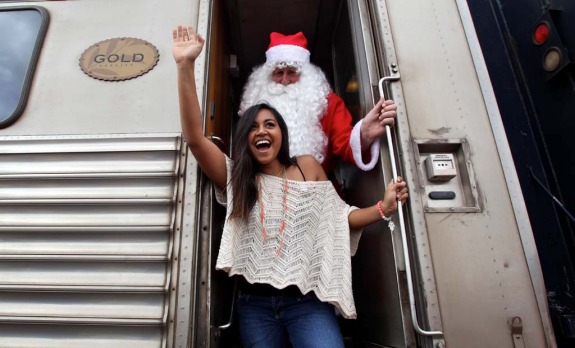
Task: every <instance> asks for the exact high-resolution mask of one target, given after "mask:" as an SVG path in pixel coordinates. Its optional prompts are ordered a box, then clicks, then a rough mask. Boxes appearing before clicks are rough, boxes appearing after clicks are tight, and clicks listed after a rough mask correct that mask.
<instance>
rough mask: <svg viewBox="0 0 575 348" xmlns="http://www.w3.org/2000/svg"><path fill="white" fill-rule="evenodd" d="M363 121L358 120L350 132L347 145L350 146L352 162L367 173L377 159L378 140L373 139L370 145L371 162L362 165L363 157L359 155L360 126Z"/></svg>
mask: <svg viewBox="0 0 575 348" xmlns="http://www.w3.org/2000/svg"><path fill="white" fill-rule="evenodd" d="M362 122H363V120H360V121H359V122H358V123H357V124H356V125H355V126H354V127H353V130H352V131H351V136H350V137H349V145H350V146H351V151H352V154H353V160H354V161H355V165H356V166H357V167H358V168H359V169H361V170H363V171H368V170H372V169H373V167H375V164H376V163H377V160H378V159H379V138H378V139H375V141H374V142H373V143H372V144H371V148H370V153H371V161H369V163H364V161H363V157H362V155H361V132H360V129H361V124H362Z"/></svg>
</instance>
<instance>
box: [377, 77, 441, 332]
mask: <svg viewBox="0 0 575 348" xmlns="http://www.w3.org/2000/svg"><path fill="white" fill-rule="evenodd" d="M399 78H400V75H399V73H394V74H393V75H391V76H386V77H383V78H381V79H380V80H379V83H378V87H379V95H380V97H385V98H386V99H389V98H387V97H386V95H385V91H384V89H383V84H384V83H388V82H392V81H398V80H399ZM385 134H386V136H387V147H388V148H389V159H390V161H391V171H392V173H393V182H397V168H396V165H395V153H394V151H393V141H392V139H391V128H390V127H389V126H388V125H386V126H385ZM397 206H398V208H397V215H398V217H399V227H400V230H401V245H402V247H403V259H404V262H405V273H406V278H407V290H408V293H409V306H410V308H411V321H412V322H413V327H414V328H415V331H416V332H417V333H419V334H420V335H424V336H443V332H441V331H427V330H423V329H422V328H421V327H420V326H419V322H418V320H417V312H416V309H415V295H414V291H413V280H412V278H411V264H410V261H409V248H408V246H407V234H406V232H405V222H404V219H403V209H402V206H401V201H400V200H399V199H398V200H397Z"/></svg>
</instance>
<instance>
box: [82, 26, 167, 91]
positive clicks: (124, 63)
mask: <svg viewBox="0 0 575 348" xmlns="http://www.w3.org/2000/svg"><path fill="white" fill-rule="evenodd" d="M159 58H160V54H159V53H158V50H157V49H156V47H154V45H152V44H151V43H149V42H147V41H144V40H142V39H135V38H131V37H122V38H114V39H108V40H104V41H100V42H98V43H96V44H94V45H92V46H90V47H89V48H88V49H87V50H85V51H84V53H82V55H81V56H80V67H81V68H82V70H83V71H84V72H85V73H86V74H87V75H89V76H91V77H93V78H95V79H98V80H105V81H122V80H129V79H132V78H134V77H138V76H140V75H143V74H145V73H147V72H148V71H150V70H152V69H153V68H154V66H156V64H157V63H158V60H159Z"/></svg>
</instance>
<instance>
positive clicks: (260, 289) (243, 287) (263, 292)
mask: <svg viewBox="0 0 575 348" xmlns="http://www.w3.org/2000/svg"><path fill="white" fill-rule="evenodd" d="M238 282H239V289H240V291H241V292H242V293H244V294H249V295H253V296H269V297H272V296H302V295H303V294H302V293H301V291H300V290H299V288H298V287H297V286H295V285H289V286H287V287H285V288H283V289H278V288H275V287H273V286H271V285H269V284H261V283H255V284H250V283H249V282H248V281H247V280H246V279H245V278H244V277H239V280H238Z"/></svg>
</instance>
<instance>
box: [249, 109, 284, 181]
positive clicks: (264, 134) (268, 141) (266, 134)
mask: <svg viewBox="0 0 575 348" xmlns="http://www.w3.org/2000/svg"><path fill="white" fill-rule="evenodd" d="M282 138H283V137H282V131H281V129H280V127H279V125H278V122H277V120H276V118H275V116H274V115H273V114H272V113H271V111H269V110H266V109H263V110H260V112H258V114H257V116H256V118H255V120H254V123H253V124H252V128H251V130H250V132H249V134H248V142H249V144H248V148H249V151H250V154H251V155H252V157H253V158H254V159H255V160H256V162H258V163H259V164H260V166H261V167H262V172H264V173H265V172H266V170H264V169H265V168H267V167H274V166H275V165H276V164H277V165H279V160H278V158H277V157H278V153H279V152H280V149H281V146H282ZM276 162H277V163H276Z"/></svg>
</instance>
